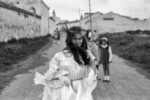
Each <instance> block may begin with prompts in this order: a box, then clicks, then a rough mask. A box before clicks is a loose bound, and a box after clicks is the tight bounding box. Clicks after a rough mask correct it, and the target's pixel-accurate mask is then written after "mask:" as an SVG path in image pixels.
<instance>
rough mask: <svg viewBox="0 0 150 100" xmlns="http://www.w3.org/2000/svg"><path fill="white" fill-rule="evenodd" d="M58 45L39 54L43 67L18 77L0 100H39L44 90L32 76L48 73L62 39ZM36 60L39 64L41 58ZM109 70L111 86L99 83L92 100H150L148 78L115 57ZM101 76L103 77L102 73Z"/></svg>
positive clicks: (62, 46)
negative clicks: (52, 58) (49, 65)
mask: <svg viewBox="0 0 150 100" xmlns="http://www.w3.org/2000/svg"><path fill="white" fill-rule="evenodd" d="M60 43H61V45H57V44H53V45H52V46H51V47H50V48H48V49H47V50H45V51H44V52H41V56H40V57H42V58H44V59H46V60H44V61H43V62H42V65H40V66H37V68H36V69H34V70H30V71H29V72H28V73H26V74H20V75H17V76H16V80H14V81H12V82H11V84H10V85H9V86H8V87H6V88H5V90H4V91H3V92H2V94H1V95H0V100H41V98H42V95H41V94H42V91H43V88H42V86H35V85H34V83H33V78H34V73H35V72H36V71H38V72H40V73H44V72H45V71H46V70H47V69H48V61H49V60H50V59H51V57H52V56H53V55H54V54H55V53H56V52H58V51H61V50H62V49H63V48H64V46H65V45H64V37H63V39H61V42H60ZM36 60H37V62H39V61H41V58H39V59H36ZM35 63H36V61H35ZM21 66H24V65H21ZM110 70H111V82H110V83H103V82H102V81H99V82H98V84H97V88H96V89H95V90H94V92H93V96H94V100H150V74H148V73H147V72H146V71H144V70H143V69H141V68H139V67H137V66H136V65H134V64H132V63H130V62H127V61H125V60H123V59H121V58H119V57H117V56H115V55H114V56H113V63H112V64H111V65H110ZM101 75H103V73H102V69H101ZM102 78H103V77H102Z"/></svg>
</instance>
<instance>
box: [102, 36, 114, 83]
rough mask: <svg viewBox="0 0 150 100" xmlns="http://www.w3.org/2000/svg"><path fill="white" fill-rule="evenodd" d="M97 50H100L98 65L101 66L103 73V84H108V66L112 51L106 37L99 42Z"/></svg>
mask: <svg viewBox="0 0 150 100" xmlns="http://www.w3.org/2000/svg"><path fill="white" fill-rule="evenodd" d="M99 48H100V49H101V52H100V61H99V64H102V66H103V72H104V80H103V82H110V69H109V64H110V63H111V62H112V50H111V47H110V46H109V41H108V39H107V38H106V37H103V38H102V39H101V40H100V45H99Z"/></svg>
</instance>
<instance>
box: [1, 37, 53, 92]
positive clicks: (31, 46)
mask: <svg viewBox="0 0 150 100" xmlns="http://www.w3.org/2000/svg"><path fill="white" fill-rule="evenodd" d="M49 42H50V43H51V42H52V41H51V37H50V35H47V36H43V37H36V38H33V39H28V38H24V39H20V40H16V39H12V40H10V41H8V43H0V93H1V91H2V90H3V89H4V87H5V86H7V85H8V84H9V82H10V81H11V80H12V79H13V78H14V76H15V75H16V74H19V73H22V72H25V71H27V70H29V69H31V68H32V67H31V66H29V67H30V68H29V67H27V66H26V68H21V67H22V66H17V67H15V66H13V65H14V64H17V63H18V62H20V61H23V60H25V59H26V58H27V57H28V56H29V55H33V54H35V53H36V52H37V51H38V50H40V49H41V48H42V47H43V46H45V45H46V44H47V43H49Z"/></svg>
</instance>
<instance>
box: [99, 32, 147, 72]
mask: <svg viewBox="0 0 150 100" xmlns="http://www.w3.org/2000/svg"><path fill="white" fill-rule="evenodd" d="M142 32H143V34H144V33H145V31H140V32H139V34H142ZM146 32H147V33H146V34H148V35H150V31H146ZM101 37H107V38H108V39H109V42H110V46H111V47H112V51H113V53H114V54H116V55H118V56H120V57H122V58H124V59H127V60H129V61H132V62H133V63H136V64H139V65H140V66H141V67H142V68H145V69H146V70H149V71H150V36H147V37H143V36H138V33H137V31H132V34H131V33H130V34H129V32H122V33H113V34H112V33H107V34H101V35H99V37H98V39H100V38H101Z"/></svg>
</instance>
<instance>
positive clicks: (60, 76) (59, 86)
mask: <svg viewBox="0 0 150 100" xmlns="http://www.w3.org/2000/svg"><path fill="white" fill-rule="evenodd" d="M87 70H89V71H88V74H87V77H86V78H84V79H80V77H82V76H83V75H84V74H86V73H87ZM54 78H55V79H56V80H53V79H54ZM77 79H78V80H77ZM71 80H73V81H71ZM34 82H35V84H42V85H44V92H43V99H42V100H93V97H92V91H93V90H94V89H95V87H96V84H97V80H96V75H95V73H94V71H93V69H92V68H87V67H86V66H79V64H78V63H76V62H75V60H74V59H73V56H72V55H68V54H65V53H64V52H58V53H56V54H55V56H54V57H53V58H52V60H51V61H50V65H49V70H48V71H47V72H46V73H45V74H44V75H41V74H40V73H38V72H36V74H35V78H34Z"/></svg>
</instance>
